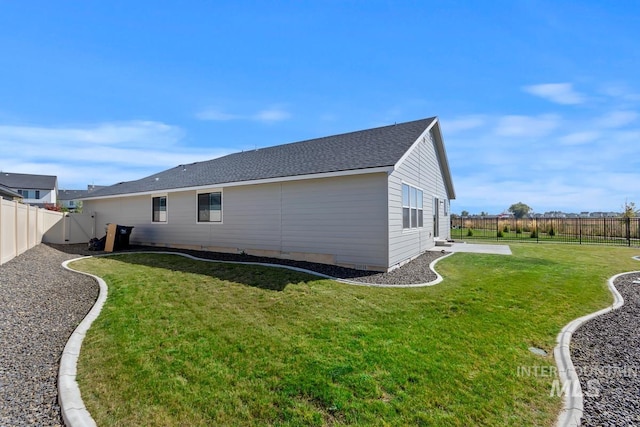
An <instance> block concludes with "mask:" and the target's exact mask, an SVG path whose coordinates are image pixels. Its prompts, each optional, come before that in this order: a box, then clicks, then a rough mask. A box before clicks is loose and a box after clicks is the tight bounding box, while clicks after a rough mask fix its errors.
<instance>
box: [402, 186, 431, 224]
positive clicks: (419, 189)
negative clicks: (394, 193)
mask: <svg viewBox="0 0 640 427" xmlns="http://www.w3.org/2000/svg"><path fill="white" fill-rule="evenodd" d="M404 185H407V186H409V224H411V188H415V189H416V190H418V191H420V192H422V209H418V207H417V206H416V210H418V211H420V210H421V211H422V226H418V225H416V226H415V227H411V226H409V228H405V227H404V218H403V215H404V212H403V211H404V209H405V205H404V200H403V189H402V188H403V186H404ZM400 208H401V209H402V211H401V215H400V216H401V219H400V222H401V223H402V224H401V225H402V232H403V233H417V232H420V231H423V230H424V229H425V227H424V189H423V188H421V187H418V186H417V185H413V184H410V183H408V182H406V181H401V185H400ZM416 215H417V213H416Z"/></svg>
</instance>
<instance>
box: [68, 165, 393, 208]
mask: <svg viewBox="0 0 640 427" xmlns="http://www.w3.org/2000/svg"><path fill="white" fill-rule="evenodd" d="M393 170H394V167H393V166H381V167H377V168H366V169H352V170H347V171H339V172H325V173H314V174H308V175H294V176H283V177H278V178H266V179H256V180H252V181H237V182H226V183H221V184H207V185H199V186H194V187H178V188H164V189H158V190H153V191H141V192H139V193H123V194H113V195H109V196H98V197H83V198H80V199H78V200H102V199H115V198H119V197H133V196H145V195H148V194H160V193H163V192H164V193H177V192H179V191H192V190H196V191H197V190H203V189H207V188H226V187H240V186H243V185H258V184H273V183H276V182H287V181H303V180H307V179H321V178H336V177H340V176H351V175H365V174H370V173H382V172H384V173H387V174H389V173H390V172H392V171H393Z"/></svg>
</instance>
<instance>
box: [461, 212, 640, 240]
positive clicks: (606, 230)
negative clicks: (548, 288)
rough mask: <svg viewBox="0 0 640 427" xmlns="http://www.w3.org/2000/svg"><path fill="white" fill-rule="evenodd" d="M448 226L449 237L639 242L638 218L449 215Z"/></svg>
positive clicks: (465, 238) (466, 238) (639, 225)
mask: <svg viewBox="0 0 640 427" xmlns="http://www.w3.org/2000/svg"><path fill="white" fill-rule="evenodd" d="M451 226H452V230H451V238H453V239H459V240H473V239H482V240H486V239H492V240H497V241H521V242H534V243H539V242H545V243H550V242H557V243H575V244H605V245H621V246H640V218H622V217H619V218H549V217H540V218H513V217H506V218H499V217H498V218H496V217H481V216H473V217H456V218H452V219H451Z"/></svg>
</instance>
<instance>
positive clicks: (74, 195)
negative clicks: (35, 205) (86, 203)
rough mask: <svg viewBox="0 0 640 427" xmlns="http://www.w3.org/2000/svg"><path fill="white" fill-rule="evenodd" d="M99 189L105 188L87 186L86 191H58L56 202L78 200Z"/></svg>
mask: <svg viewBox="0 0 640 427" xmlns="http://www.w3.org/2000/svg"><path fill="white" fill-rule="evenodd" d="M101 188H106V187H105V186H100V185H88V186H87V189H86V190H58V200H60V201H68V200H78V199H81V198H83V197H85V196H86V195H88V194H89V193H92V192H93V191H95V190H99V189H101Z"/></svg>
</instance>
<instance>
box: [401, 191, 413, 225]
mask: <svg viewBox="0 0 640 427" xmlns="http://www.w3.org/2000/svg"><path fill="white" fill-rule="evenodd" d="M410 217H411V203H410V202H409V186H408V185H407V184H402V228H411V220H410Z"/></svg>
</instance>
